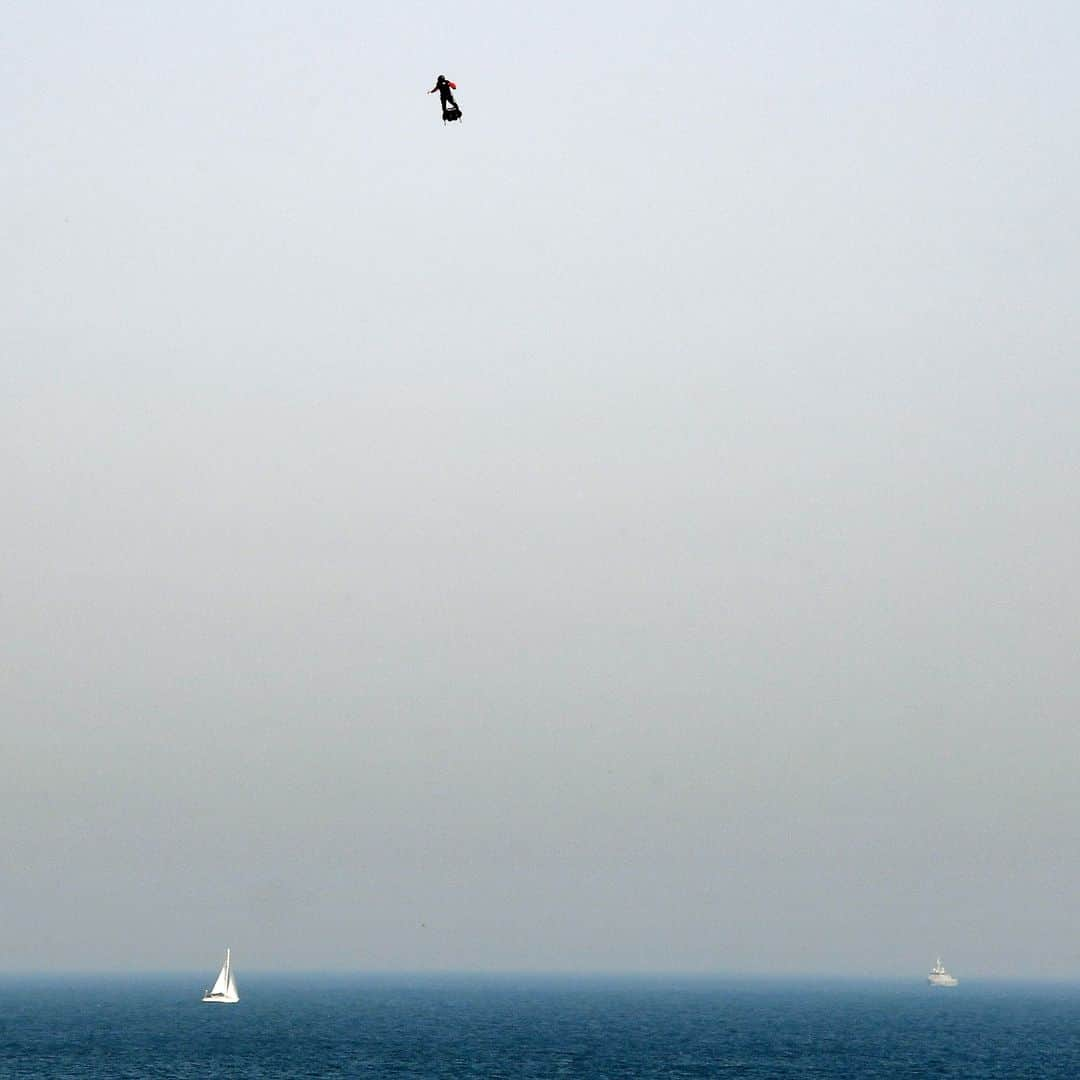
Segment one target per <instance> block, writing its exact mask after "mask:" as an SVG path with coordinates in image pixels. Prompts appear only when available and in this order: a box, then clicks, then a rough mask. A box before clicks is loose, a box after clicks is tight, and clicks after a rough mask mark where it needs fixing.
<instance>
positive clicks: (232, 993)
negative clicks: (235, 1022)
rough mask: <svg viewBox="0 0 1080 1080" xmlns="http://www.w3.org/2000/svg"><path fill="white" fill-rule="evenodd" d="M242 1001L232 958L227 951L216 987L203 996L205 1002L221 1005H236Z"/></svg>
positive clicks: (212, 987) (215, 982)
mask: <svg viewBox="0 0 1080 1080" xmlns="http://www.w3.org/2000/svg"><path fill="white" fill-rule="evenodd" d="M239 1000H240V995H239V993H237V990H236V976H235V975H234V974H233V969H232V958H231V956H230V955H229V950H228V949H226V950H225V963H224V964H222V965H221V970H220V971H219V972H218V977H217V979H216V980H215V981H214V985H213V986H211V987H210V989H209V990H207V991H206V993H205V994H203V1001H216V1002H218V1003H219V1004H221V1005H235V1004H236V1003H237V1002H238V1001H239Z"/></svg>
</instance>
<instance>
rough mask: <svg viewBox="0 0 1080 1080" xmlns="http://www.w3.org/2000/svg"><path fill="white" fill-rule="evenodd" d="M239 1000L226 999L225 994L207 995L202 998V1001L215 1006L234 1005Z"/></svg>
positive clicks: (233, 998) (234, 998) (236, 998)
mask: <svg viewBox="0 0 1080 1080" xmlns="http://www.w3.org/2000/svg"><path fill="white" fill-rule="evenodd" d="M239 1000H240V999H239V998H238V997H227V996H226V995H225V994H207V995H206V996H205V997H204V998H203V1001H209V1002H212V1003H213V1004H215V1005H235V1004H236V1003H237V1002H238V1001H239Z"/></svg>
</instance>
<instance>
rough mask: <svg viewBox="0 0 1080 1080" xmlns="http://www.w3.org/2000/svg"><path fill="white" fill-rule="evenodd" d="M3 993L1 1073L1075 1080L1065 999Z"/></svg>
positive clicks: (836, 990) (1048, 994)
mask: <svg viewBox="0 0 1080 1080" xmlns="http://www.w3.org/2000/svg"><path fill="white" fill-rule="evenodd" d="M200 992H201V986H200V985H199V984H198V980H193V979H191V978H183V979H182V978H179V977H176V976H169V977H149V976H144V977H139V978H128V979H125V978H120V977H116V976H110V977H90V976H79V977H71V978H15V977H8V978H4V979H0V1077H3V1078H4V1080H8V1078H20V1080H21V1078H30V1077H34V1078H37V1077H48V1078H50V1080H63V1078H67V1077H95V1078H96V1077H101V1078H109V1077H117V1078H119V1077H131V1078H136V1077H138V1078H144V1077H200V1078H207V1077H230V1078H244V1077H252V1078H254V1077H258V1078H276V1077H290V1078H293V1077H322V1076H326V1077H354V1076H355V1077H371V1078H377V1077H417V1078H421V1077H422V1078H441V1077H446V1078H465V1077H485V1078H493V1077H589V1078H591V1080H603V1078H616V1077H619V1078H622V1077H664V1078H683V1077H686V1078H689V1077H695V1078H696V1077H826V1078H833V1077H836V1078H839V1077H844V1078H849V1077H889V1078H892V1080H897V1078H904V1077H913V1078H914V1077H936V1078H941V1077H964V1078H966V1080H976V1078H979V1077H1039V1078H1041V1080H1052V1078H1055V1077H1061V1078H1063V1080H1064V1078H1069V1080H1075V1078H1077V1077H1080V987H1078V986H1071V985H1033V984H1022V985H1010V984H1007V983H995V984H987V985H984V986H980V985H978V984H975V983H964V984H962V985H961V986H960V987H959V988H957V989H955V990H931V989H929V988H928V987H926V986H925V985H924V984H922V983H921V982H920V981H918V980H913V981H912V982H910V983H904V984H900V983H880V982H873V983H870V982H852V981H837V980H826V981H820V982H815V981H809V980H807V981H801V982H777V981H771V980H749V979H746V980H721V979H706V978H674V977H663V978H659V977H655V978H600V977H588V978H585V977H582V978H568V977H540V976H521V977H512V976H500V977H480V976H470V977H465V976H461V977H451V976H429V975H426V976H414V977H406V976H393V977H390V976H386V977H359V976H351V977H342V976H329V977H315V976H304V977H286V976H271V975H263V976H259V975H250V976H248V977H247V978H245V979H243V980H242V981H241V984H240V993H241V995H242V1000H241V1002H240V1004H238V1005H234V1006H220V1005H203V1004H202V1003H201V1002H200V1001H199V994H200Z"/></svg>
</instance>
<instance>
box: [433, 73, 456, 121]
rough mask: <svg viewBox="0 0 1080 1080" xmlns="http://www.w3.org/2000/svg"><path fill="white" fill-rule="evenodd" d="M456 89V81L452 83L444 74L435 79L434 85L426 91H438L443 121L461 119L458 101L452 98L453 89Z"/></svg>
mask: <svg viewBox="0 0 1080 1080" xmlns="http://www.w3.org/2000/svg"><path fill="white" fill-rule="evenodd" d="M456 89H457V83H452V82H451V81H450V80H449V79H448V78H447V77H446V76H445V75H440V76H439V77H438V78H437V79H436V80H435V85H434V86H433V87H432V88H431V89H430V90H429V91H428V93H429V94H434V93H435V91H436V90H438V92H439V100H440V101H441V102H442V118H443V123H445V122H446V121H447V120H460V119H461V109H459V108H458V103H457V102H456V101H455V100H454V91H455V90H456Z"/></svg>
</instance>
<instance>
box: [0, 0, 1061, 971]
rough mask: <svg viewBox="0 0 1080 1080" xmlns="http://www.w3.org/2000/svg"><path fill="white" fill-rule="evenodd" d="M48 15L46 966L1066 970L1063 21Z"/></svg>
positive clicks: (6, 282)
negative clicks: (448, 102)
mask: <svg viewBox="0 0 1080 1080" xmlns="http://www.w3.org/2000/svg"><path fill="white" fill-rule="evenodd" d="M2 15H3V26H4V40H3V46H2V54H0V72H2V75H0V90H2V97H3V101H4V104H3V108H2V109H0V139H2V145H3V151H2V153H3V158H2V160H3V168H2V170H0V200H2V205H3V213H2V215H0V218H2V221H3V242H2V246H0V251H2V255H0V364H2V376H3V383H2V403H0V491H2V492H3V519H4V525H3V529H2V533H0V536H2V568H3V581H2V586H0V621H2V632H3V639H2V654H3V666H2V669H0V670H2V682H0V695H2V696H0V706H2V735H3V738H2V753H0V790H2V794H0V817H2V820H3V823H4V843H3V846H2V856H0V858H2V860H3V861H2V863H0V866H2V880H0V969H27V968H43V969H75V968H161V967H180V968H201V969H205V971H206V972H207V973H208V974H209V975H212V974H213V970H212V969H214V968H215V966H216V964H217V963H218V960H219V955H220V951H221V949H222V948H223V947H224V946H225V945H226V944H230V945H231V946H232V947H233V950H234V956H235V958H236V963H237V966H238V967H239V968H240V969H241V970H243V969H244V968H245V967H246V968H248V969H252V968H264V969H265V968H318V967H333V968H356V969H423V968H457V969H461V968H464V969H490V968H545V969H571V968H572V969H638V970H642V969H645V970H648V969H683V970H721V971H725V970H726V971H732V970H734V971H739V970H742V971H766V972H798V971H835V972H850V973H866V974H904V973H910V974H912V975H913V976H921V975H922V974H923V973H924V972H925V969H926V968H927V966H928V964H929V963H930V961H931V960H932V959H933V956H934V955H935V954H936V953H937V952H939V951H940V952H942V954H943V955H944V956H945V957H946V961H947V962H948V964H949V966H950V967H951V968H953V969H955V970H956V971H957V973H958V974H960V975H961V977H970V976H971V975H978V974H995V973H996V974H1011V973H1015V974H1027V975H1034V974H1049V975H1056V976H1060V975H1076V974H1078V973H1080V937H1078V934H1077V920H1076V914H1075V910H1076V898H1077V896H1078V895H1080V862H1078V860H1077V857H1076V856H1077V847H1078V840H1080V836H1078V833H1080V825H1078V822H1080V784H1078V781H1077V764H1078V759H1080V679H1078V675H1077V655H1078V646H1080V624H1078V616H1077V612H1078V610H1080V570H1078V566H1077V550H1078V547H1080V502H1078V493H1080V483H1078V481H1080V475H1078V464H1080V463H1078V455H1077V445H1078V438H1077V417H1078V415H1080V377H1078V373H1077V372H1078V366H1077V349H1076V346H1077V331H1078V319H1077V305H1076V289H1077V281H1078V280H1080V254H1078V252H1080V246H1078V234H1080V210H1078V202H1077V192H1078V191H1080V162H1078V153H1077V137H1076V130H1077V101H1078V100H1080V76H1078V74H1077V66H1076V62H1075V58H1076V54H1077V46H1078V36H1080V13H1078V11H1077V9H1076V6H1075V5H1074V4H1072V3H1064V2H1062V3H1046V2H1044V3H1038V2H1036V3H1032V4H1023V5H1021V4H1017V3H998V2H980V3H959V2H958V3H922V2H917V0H916V2H908V3H903V4H899V3H874V2H862V3H839V2H823V3H758V2H754V3H750V2H747V3H712V4H705V3H700V4H699V3H687V2H680V0H674V2H669V3H664V4H658V3H650V4H641V3H634V2H630V3H627V2H621V3H617V4H616V3H612V2H596V3H586V4H581V3H580V2H574V3H570V2H565V3H563V2H556V3H547V4H543V5H535V6H533V7H528V6H526V5H517V4H505V3H504V4H494V3H483V4H481V3H469V2H463V3H458V4H455V5H452V6H450V7H447V8H445V10H440V8H439V6H438V5H432V4H429V3H425V4H419V3H410V2H403V0H397V2H395V3H393V4H379V5H361V4H346V3H312V4H280V3H267V2H260V3H254V2H251V3H225V4H209V3H205V2H202V0H194V2H189V3H185V4H162V5H157V4H142V3H138V4H136V3H126V2H114V3H111V4H86V3H58V2H53V3H44V4H30V3H7V4H4V5H3V9H2ZM440 72H444V73H445V74H447V75H448V76H449V77H450V78H451V79H454V80H455V81H456V82H457V83H458V86H459V92H458V99H459V101H460V104H461V106H462V108H463V109H464V121H463V123H462V124H461V125H451V126H447V127H445V128H444V127H443V125H442V124H441V122H440V120H439V109H438V103H437V99H436V98H434V97H428V96H426V95H425V91H426V90H427V89H429V88H430V87H431V85H432V84H433V82H434V77H435V75H436V74H438V73H440Z"/></svg>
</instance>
